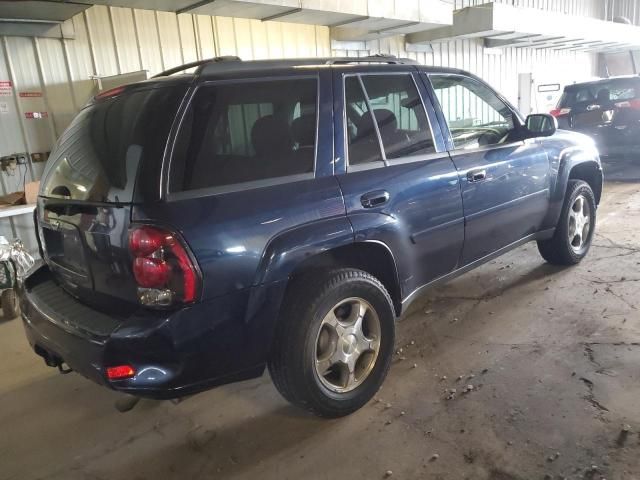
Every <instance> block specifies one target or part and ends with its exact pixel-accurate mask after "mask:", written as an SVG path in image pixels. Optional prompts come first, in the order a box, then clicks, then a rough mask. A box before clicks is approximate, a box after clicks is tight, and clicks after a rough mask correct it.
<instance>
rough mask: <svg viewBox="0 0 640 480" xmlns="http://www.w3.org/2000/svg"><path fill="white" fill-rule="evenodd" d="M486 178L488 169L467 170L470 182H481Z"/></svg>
mask: <svg viewBox="0 0 640 480" xmlns="http://www.w3.org/2000/svg"><path fill="white" fill-rule="evenodd" d="M486 178H487V171H486V170H471V171H469V172H467V181H468V182H470V183H474V182H481V181H482V180H486Z"/></svg>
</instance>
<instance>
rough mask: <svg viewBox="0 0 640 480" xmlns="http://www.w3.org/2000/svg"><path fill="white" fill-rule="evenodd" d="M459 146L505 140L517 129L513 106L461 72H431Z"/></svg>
mask: <svg viewBox="0 0 640 480" xmlns="http://www.w3.org/2000/svg"><path fill="white" fill-rule="evenodd" d="M429 78H430V80H431V84H432V85H433V89H434V91H435V94H436V97H437V98H438V101H439V102H440V107H441V108H442V113H443V114H444V117H445V119H446V121H447V124H448V126H449V131H450V132H451V136H452V138H453V143H454V146H455V148H456V149H469V148H477V147H482V146H486V145H497V144H500V143H505V142H506V141H507V140H508V138H509V133H510V132H511V131H513V129H514V128H515V119H514V114H513V112H512V111H511V109H510V108H509V107H508V106H507V105H506V104H505V103H504V102H503V101H502V100H500V98H499V97H498V96H497V95H496V94H495V93H494V92H493V91H492V90H491V89H490V88H489V87H487V86H486V85H484V84H482V83H480V82H477V81H475V80H473V79H471V78H468V77H462V76H459V75H431V76H430V77H429Z"/></svg>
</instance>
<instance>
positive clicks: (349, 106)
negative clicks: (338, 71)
mask: <svg viewBox="0 0 640 480" xmlns="http://www.w3.org/2000/svg"><path fill="white" fill-rule="evenodd" d="M360 81H362V84H360ZM362 87H364V91H363V90H362ZM345 103H346V113H347V135H348V146H349V164H350V165H358V164H363V163H369V162H378V161H382V156H381V154H380V143H382V148H383V149H384V156H385V158H386V159H388V160H392V159H397V158H402V157H406V156H412V155H421V154H426V153H431V152H434V151H435V146H434V143H433V136H432V134H431V129H430V126H429V122H428V120H427V113H426V111H425V108H424V105H423V104H422V99H421V98H420V95H419V93H418V89H417V88H416V85H415V83H414V81H413V78H412V76H411V74H408V73H407V74H392V75H361V76H360V77H357V76H349V77H346V79H345ZM376 127H377V131H376ZM378 134H379V139H380V141H378Z"/></svg>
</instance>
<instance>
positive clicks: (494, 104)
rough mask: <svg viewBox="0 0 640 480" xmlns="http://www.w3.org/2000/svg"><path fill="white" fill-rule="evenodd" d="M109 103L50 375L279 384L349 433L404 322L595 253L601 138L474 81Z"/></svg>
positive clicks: (41, 347)
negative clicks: (472, 291)
mask: <svg viewBox="0 0 640 480" xmlns="http://www.w3.org/2000/svg"><path fill="white" fill-rule="evenodd" d="M188 67H191V68H193V69H195V70H194V72H193V73H181V74H179V75H174V74H176V73H178V72H179V71H181V69H173V70H171V71H168V72H165V73H164V74H161V75H160V76H158V77H156V78H153V79H151V80H149V81H145V82H141V83H137V84H134V85H129V86H125V87H121V88H117V89H114V90H111V91H107V92H104V93H101V94H100V95H98V96H97V97H96V98H95V99H94V100H93V101H92V102H91V103H90V104H89V105H87V106H86V107H85V108H84V109H83V110H82V111H81V112H80V113H79V114H78V116H77V117H76V118H75V120H74V121H73V122H72V124H71V125H70V126H69V128H68V129H67V131H66V132H65V133H64V134H63V135H62V137H61V138H60V140H59V142H58V144H57V146H56V148H55V150H54V152H53V153H52V155H51V158H50V159H49V163H48V164H47V167H46V171H45V173H44V176H43V180H42V186H41V190H40V195H39V198H38V207H37V211H36V228H37V234H38V239H39V243H40V247H41V254H42V257H43V258H44V260H45V263H44V265H43V266H42V267H41V268H39V269H37V270H36V271H35V272H33V273H31V275H30V276H28V277H27V278H26V279H25V281H24V284H23V288H22V293H21V298H22V302H21V303H22V312H23V319H24V326H25V330H26V334H27V338H28V339H29V342H30V344H31V345H32V347H33V348H34V350H35V352H36V353H38V354H39V355H41V356H42V357H43V358H44V359H45V361H46V363H47V365H50V366H54V367H58V368H60V369H61V370H62V371H68V370H69V369H71V370H74V371H76V372H78V373H80V374H82V375H84V376H86V377H88V378H90V379H91V380H94V381H95V382H98V383H100V384H102V385H105V386H108V387H110V388H112V389H115V390H118V391H121V392H127V393H130V394H132V395H135V396H139V397H150V398H157V399H170V398H179V397H183V396H186V395H189V394H193V393H196V392H199V391H202V390H205V389H208V388H211V387H214V386H216V385H221V384H225V383H229V382H233V381H238V380H243V379H249V378H253V377H257V376H260V375H261V374H262V373H263V372H264V369H265V366H268V368H269V371H270V373H271V377H272V378H273V381H274V383H275V385H276V386H277V388H278V389H279V390H280V392H281V393H282V394H283V395H284V397H286V398H287V399H288V400H290V401H291V402H293V403H294V404H297V405H299V406H302V407H303V408H305V409H308V410H310V411H312V412H314V413H316V414H318V415H322V416H326V417H336V416H341V415H346V414H348V413H351V412H353V411H354V410H356V409H358V408H359V407H361V406H362V405H363V404H364V403H366V402H367V401H368V400H369V399H370V398H371V397H372V396H373V395H374V393H375V392H376V391H377V390H378V388H379V387H380V385H381V383H382V381H383V379H384V377H385V375H386V373H387V370H388V368H389V364H390V361H391V356H392V352H393V348H394V328H395V319H396V317H398V316H400V315H401V314H402V312H403V311H405V310H406V308H407V306H408V305H409V303H410V302H411V301H412V300H414V299H415V298H416V297H418V296H419V294H420V293H421V292H422V291H423V290H424V289H425V288H426V287H429V286H432V285H434V284H436V283H437V282H442V281H446V280H448V279H451V278H453V277H455V276H457V275H460V274H462V273H464V272H466V271H468V270H470V269H472V268H474V267H476V266H478V265H480V264H482V263H484V262H487V261H488V260H490V259H492V258H495V257H497V256H498V255H501V254H503V253H505V252H507V251H509V250H511V249H513V248H515V247H517V246H519V245H522V244H523V243H525V242H528V241H534V240H535V241H537V242H538V246H539V249H540V252H541V253H542V256H543V257H544V258H545V259H546V260H547V261H549V262H551V263H556V264H574V263H577V262H579V261H580V260H581V259H582V258H583V257H584V256H585V255H586V253H587V251H588V249H589V246H590V244H591V240H592V237H593V232H594V228H595V220H596V206H597V204H598V202H599V199H600V193H601V190H602V171H601V167H600V160H599V156H598V152H597V151H596V149H595V147H594V144H593V142H592V141H591V140H589V139H588V138H587V137H585V136H582V135H580V134H575V133H568V132H561V131H556V124H555V119H554V118H553V117H551V116H549V115H531V116H530V117H528V118H527V119H526V120H524V119H523V118H522V117H521V116H520V114H519V113H518V112H517V111H516V110H515V109H514V108H513V107H512V106H511V105H510V104H509V103H508V102H507V101H506V100H505V99H504V98H503V97H502V96H500V95H499V94H497V93H496V92H494V91H493V90H492V89H491V88H490V87H489V86H487V84H485V83H483V82H482V81H481V80H480V79H478V78H476V77H475V76H473V75H471V74H468V73H466V72H464V71H460V70H453V69H445V68H433V67H424V66H420V65H417V64H415V63H413V62H411V61H409V60H401V59H396V58H392V57H367V58H356V59H354V58H331V59H318V58H315V59H305V60H282V61H253V62H243V61H241V60H240V59H237V58H216V59H212V60H209V61H204V62H198V64H197V65H195V64H190V65H186V66H184V67H182V70H186V69H187V68H188Z"/></svg>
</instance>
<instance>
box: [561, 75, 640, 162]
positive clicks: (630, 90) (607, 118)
mask: <svg viewBox="0 0 640 480" xmlns="http://www.w3.org/2000/svg"><path fill="white" fill-rule="evenodd" d="M551 114H552V115H553V116H555V117H556V118H557V119H558V124H559V126H560V127H561V128H566V129H568V130H574V131H576V132H581V133H584V134H586V135H589V136H590V137H592V138H593V139H594V140H595V142H596V145H597V147H598V150H599V151H600V154H601V155H608V156H624V157H629V158H631V159H635V160H640V76H637V75H636V76H627V77H612V78H607V79H603V80H596V81H593V82H585V83H576V84H573V85H568V86H566V87H565V88H564V92H563V94H562V97H560V101H559V102H558V106H557V108H556V109H554V110H552V111H551Z"/></svg>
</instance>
